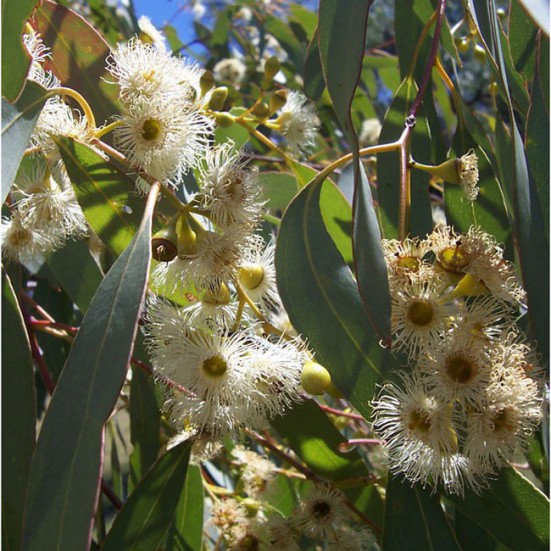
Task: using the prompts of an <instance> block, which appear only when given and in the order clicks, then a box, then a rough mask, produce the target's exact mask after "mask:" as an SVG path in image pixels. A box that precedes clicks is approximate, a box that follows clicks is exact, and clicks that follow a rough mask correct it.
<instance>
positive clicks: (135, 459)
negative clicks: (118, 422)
mask: <svg viewBox="0 0 551 551" xmlns="http://www.w3.org/2000/svg"><path fill="white" fill-rule="evenodd" d="M160 419H161V414H160V412H159V407H158V404H157V399H156V398H155V391H154V389H153V387H152V383H151V381H150V380H149V376H148V375H147V374H146V373H145V372H144V371H143V370H141V369H139V368H132V382H131V384H130V435H131V441H132V446H133V450H132V454H131V456H130V478H129V486H130V490H132V489H133V488H135V487H136V485H137V484H138V483H139V481H140V480H141V479H142V478H143V476H144V474H145V473H146V472H147V470H148V469H149V468H150V467H151V465H153V463H154V462H155V460H156V459H157V454H158V453H159V447H160V442H159V426H160Z"/></svg>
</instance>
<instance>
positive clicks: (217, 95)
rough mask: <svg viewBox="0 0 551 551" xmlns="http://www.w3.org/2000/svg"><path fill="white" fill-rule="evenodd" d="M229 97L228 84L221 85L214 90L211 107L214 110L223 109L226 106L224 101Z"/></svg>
mask: <svg viewBox="0 0 551 551" xmlns="http://www.w3.org/2000/svg"><path fill="white" fill-rule="evenodd" d="M227 97H228V89H227V87H226V86H219V87H218V88H215V89H214V91H213V92H212V95H211V97H210V101H209V109H211V110H212V111H221V110H222V109H223V108H224V103H225V102H226V98H227Z"/></svg>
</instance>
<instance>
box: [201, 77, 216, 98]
mask: <svg viewBox="0 0 551 551" xmlns="http://www.w3.org/2000/svg"><path fill="white" fill-rule="evenodd" d="M214 84H215V82H214V75H213V74H212V72H211V71H205V72H204V73H203V74H202V75H201V78H200V80H199V86H200V88H201V95H202V96H204V95H205V94H206V93H207V92H208V91H209V90H210V89H211V88H212V87H213V86H214Z"/></svg>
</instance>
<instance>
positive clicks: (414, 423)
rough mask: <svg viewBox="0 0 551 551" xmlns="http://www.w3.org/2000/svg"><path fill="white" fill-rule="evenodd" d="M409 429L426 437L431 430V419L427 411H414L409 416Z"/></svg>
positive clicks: (407, 423) (407, 421)
mask: <svg viewBox="0 0 551 551" xmlns="http://www.w3.org/2000/svg"><path fill="white" fill-rule="evenodd" d="M406 426H407V428H408V429H409V430H410V431H412V432H415V433H417V434H419V435H421V436H423V435H426V434H427V433H428V432H429V430H430V426H431V423H430V419H429V416H428V413H427V412H426V411H423V410H421V411H419V410H415V409H414V410H413V411H410V412H409V413H408V414H407V418H406Z"/></svg>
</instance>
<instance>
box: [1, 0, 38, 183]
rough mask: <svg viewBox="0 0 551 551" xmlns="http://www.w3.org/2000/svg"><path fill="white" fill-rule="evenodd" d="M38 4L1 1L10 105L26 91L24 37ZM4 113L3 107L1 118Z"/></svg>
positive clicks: (4, 72)
mask: <svg viewBox="0 0 551 551" xmlns="http://www.w3.org/2000/svg"><path fill="white" fill-rule="evenodd" d="M37 3H38V0H2V96H3V97H5V98H6V99H7V100H8V101H10V102H14V101H15V100H16V99H17V98H18V96H19V94H20V93H21V91H22V90H23V87H24V86H25V78H26V77H27V72H28V70H29V67H30V65H31V58H30V56H29V54H28V53H27V50H26V49H25V47H24V46H23V39H22V35H23V31H24V29H25V23H26V21H27V19H29V17H30V16H31V14H32V12H33V9H34V7H35V6H36V4H37ZM3 113H4V107H3V106H2V117H3ZM2 164H3V160H2ZM3 180H4V177H3V175H2V181H3Z"/></svg>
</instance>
